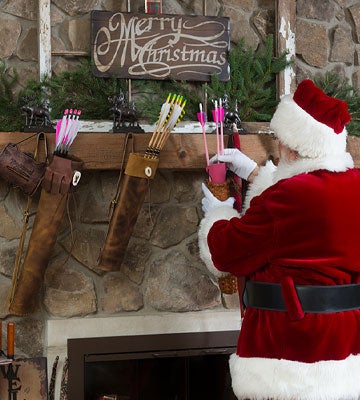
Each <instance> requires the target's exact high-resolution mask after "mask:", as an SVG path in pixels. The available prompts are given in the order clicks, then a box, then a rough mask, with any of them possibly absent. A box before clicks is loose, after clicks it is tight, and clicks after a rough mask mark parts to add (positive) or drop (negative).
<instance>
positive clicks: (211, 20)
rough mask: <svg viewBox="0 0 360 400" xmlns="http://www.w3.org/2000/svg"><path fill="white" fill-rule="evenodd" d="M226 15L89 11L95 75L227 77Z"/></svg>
mask: <svg viewBox="0 0 360 400" xmlns="http://www.w3.org/2000/svg"><path fill="white" fill-rule="evenodd" d="M229 48H230V20H229V18H227V17H204V16H185V15H172V14H159V15H154V14H137V13H123V12H117V13H112V12H108V11H92V13H91V57H92V60H93V63H94V71H93V72H94V75H95V76H98V77H118V78H129V79H155V80H164V79H175V80H186V81H210V79H211V76H212V75H214V74H216V75H218V78H219V79H220V80H221V81H227V80H229V79H230V71H229V64H228V58H227V56H228V51H229Z"/></svg>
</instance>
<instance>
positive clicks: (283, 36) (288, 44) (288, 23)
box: [275, 0, 296, 98]
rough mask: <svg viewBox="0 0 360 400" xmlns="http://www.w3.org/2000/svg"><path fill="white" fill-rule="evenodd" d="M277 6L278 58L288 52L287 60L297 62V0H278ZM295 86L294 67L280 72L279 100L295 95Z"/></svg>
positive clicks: (278, 78)
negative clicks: (285, 96) (284, 96)
mask: <svg viewBox="0 0 360 400" xmlns="http://www.w3.org/2000/svg"><path fill="white" fill-rule="evenodd" d="M275 6H276V7H275V8H276V32H277V36H276V52H277V56H279V55H280V54H282V53H283V52H284V51H287V52H288V55H287V59H288V60H295V57H296V53H295V21H296V0H277V1H276V3H275ZM295 86H296V82H295V71H294V69H293V67H292V66H289V67H287V68H285V70H283V71H280V72H279V74H278V76H277V96H278V98H281V96H283V95H284V94H289V93H293V92H294V90H295Z"/></svg>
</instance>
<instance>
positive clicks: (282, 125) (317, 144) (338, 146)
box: [270, 95, 347, 158]
mask: <svg viewBox="0 0 360 400" xmlns="http://www.w3.org/2000/svg"><path fill="white" fill-rule="evenodd" d="M270 128H271V129H272V130H273V131H274V132H275V135H276V136H277V137H278V139H279V140H280V141H281V142H282V143H283V144H285V145H286V146H288V147H289V148H290V149H292V150H296V151H297V152H298V153H299V154H300V156H302V157H310V158H318V157H324V156H327V155H337V154H341V153H343V152H344V151H345V149H346V137H347V131H346V128H344V129H343V131H342V132H341V133H339V134H335V133H334V130H333V129H332V128H330V127H329V126H327V125H325V124H323V123H321V122H319V121H317V120H316V119H315V118H313V117H312V116H311V115H310V114H308V113H307V112H306V111H304V110H303V109H302V108H301V107H299V106H298V105H297V104H296V102H295V101H294V100H293V95H286V96H283V98H282V99H281V101H280V103H279V105H278V107H277V110H276V111H275V113H274V115H273V117H272V119H271V121H270Z"/></svg>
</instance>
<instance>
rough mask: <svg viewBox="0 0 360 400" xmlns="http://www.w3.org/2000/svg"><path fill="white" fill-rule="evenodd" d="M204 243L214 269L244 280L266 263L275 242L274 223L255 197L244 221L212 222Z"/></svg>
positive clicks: (234, 219)
mask: <svg viewBox="0 0 360 400" xmlns="http://www.w3.org/2000/svg"><path fill="white" fill-rule="evenodd" d="M207 240H208V245H209V249H210V253H211V255H212V260H213V263H214V265H215V267H216V268H217V269H219V270H220V271H223V272H229V273H231V274H233V275H235V276H246V275H249V274H251V273H253V272H255V271H257V270H258V269H260V268H262V267H264V266H265V265H266V263H267V261H268V259H269V255H270V251H271V249H272V248H273V247H274V246H273V244H274V240H275V238H274V223H273V219H272V217H271V215H270V213H269V212H267V210H266V208H265V207H264V206H263V204H262V201H261V197H258V198H256V199H253V201H252V203H251V207H250V208H249V209H248V210H247V212H246V213H245V215H244V216H243V217H241V218H232V219H231V220H219V221H217V222H215V223H214V225H213V226H212V228H211V229H210V231H209V235H208V238H207Z"/></svg>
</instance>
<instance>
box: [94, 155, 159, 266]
mask: <svg viewBox="0 0 360 400" xmlns="http://www.w3.org/2000/svg"><path fill="white" fill-rule="evenodd" d="M158 163H159V160H158V159H148V158H146V157H143V156H141V155H139V154H136V153H130V155H129V161H128V163H127V165H126V168H125V174H124V176H123V178H122V185H121V190H120V192H119V196H118V198H117V200H116V202H115V207H114V211H113V213H112V216H111V219H110V223H109V227H108V232H107V235H106V239H105V243H104V247H103V249H102V251H101V253H100V257H99V263H98V267H99V268H100V269H102V270H105V271H116V270H119V269H120V266H121V264H122V262H123V259H124V256H125V252H126V249H127V246H128V243H129V240H130V237H131V235H132V233H133V231H134V227H135V223H136V221H137V218H138V216H139V212H140V210H141V207H142V205H143V203H144V199H145V195H146V192H147V190H148V185H149V179H153V178H154V176H155V172H156V169H157V166H158Z"/></svg>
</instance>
